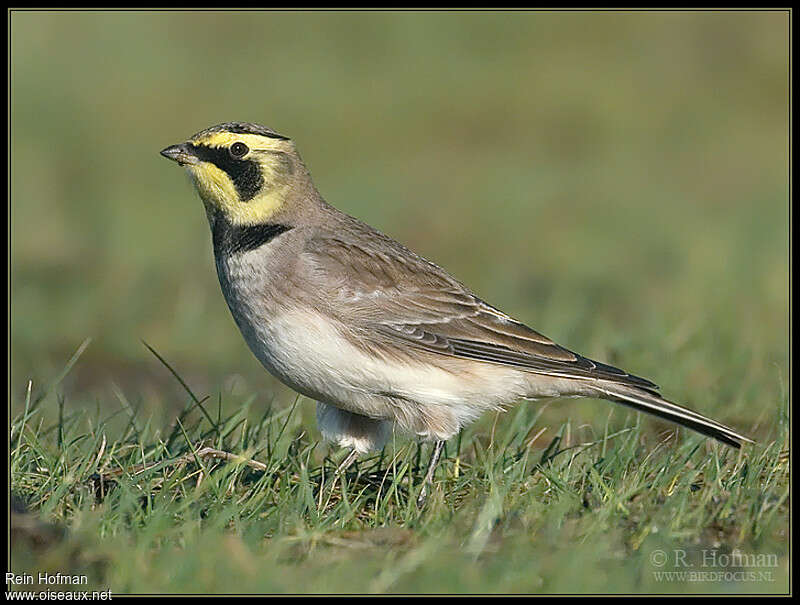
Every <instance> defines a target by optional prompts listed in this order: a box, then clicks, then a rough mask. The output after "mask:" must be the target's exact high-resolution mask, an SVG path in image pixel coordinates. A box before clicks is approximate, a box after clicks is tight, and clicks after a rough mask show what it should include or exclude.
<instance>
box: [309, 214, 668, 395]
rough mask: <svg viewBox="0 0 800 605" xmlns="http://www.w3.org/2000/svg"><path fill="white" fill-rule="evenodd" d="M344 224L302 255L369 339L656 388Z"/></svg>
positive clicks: (390, 243)
mask: <svg viewBox="0 0 800 605" xmlns="http://www.w3.org/2000/svg"><path fill="white" fill-rule="evenodd" d="M347 227H348V229H346V230H343V231H340V232H336V233H329V232H322V233H318V234H317V235H316V236H315V237H314V238H312V239H310V240H309V241H308V242H307V244H306V247H305V252H304V255H305V257H306V260H307V261H308V262H309V265H310V266H311V267H312V270H311V279H312V280H313V282H314V286H315V287H317V288H319V290H318V293H319V294H321V295H323V297H324V299H325V300H327V301H329V304H330V306H329V312H332V313H335V314H337V315H339V316H340V317H341V319H342V320H344V321H345V322H346V323H347V324H348V325H355V326H359V327H360V328H361V330H360V335H361V336H362V337H363V338H368V339H370V340H372V341H374V343H371V344H380V343H384V344H393V345H395V346H399V345H405V346H408V347H412V348H414V349H417V350H423V351H428V352H432V353H438V354H441V355H449V356H453V357H459V358H464V359H473V360H477V361H483V362H488V363H498V364H503V365H509V366H515V367H518V368H520V369H524V370H527V371H531V372H535V373H540V374H547V375H551V376H563V377H573V378H602V379H606V380H613V381H615V382H619V383H622V384H629V385H631V386H636V387H638V388H644V389H646V390H649V391H653V392H655V391H656V389H657V388H658V387H657V386H656V385H655V384H653V383H652V382H650V381H649V380H646V379H644V378H640V377H638V376H633V375H631V374H628V373H627V372H624V371H623V370H620V369H619V368H615V367H613V366H610V365H606V364H604V363H600V362H597V361H593V360H591V359H587V358H586V357H582V356H581V355H578V354H577V353H574V352H572V351H570V350H568V349H565V348H564V347H561V346H559V345H558V344H556V343H555V342H553V341H552V340H550V339H549V338H547V337H546V336H544V335H542V334H540V333H539V332H536V331H535V330H532V329H531V328H529V327H528V326H526V325H524V324H522V323H520V322H518V321H516V320H514V319H513V318H511V317H509V316H508V315H506V314H505V313H503V312H502V311H499V310H498V309H496V308H494V307H492V306H491V305H489V304H487V303H486V302H484V301H482V300H481V299H479V298H478V297H477V296H475V295H474V294H472V292H470V291H469V290H468V289H467V288H466V287H465V286H464V285H463V284H461V283H460V282H458V281H457V280H455V279H454V278H453V277H451V276H450V275H449V274H448V273H447V272H446V271H444V269H442V268H440V267H438V266H436V265H434V264H433V263H430V262H429V261H427V260H425V259H424V258H422V257H420V256H418V255H416V254H414V253H413V252H411V251H410V250H408V249H407V248H405V247H403V246H402V245H400V244H398V243H397V242H395V241H394V240H392V239H390V238H388V237H387V236H385V235H383V234H381V233H380V232H377V231H373V230H372V229H371V228H370V227H368V226H367V225H364V224H362V223H358V222H356V223H354V224H352V225H350V224H349V225H347Z"/></svg>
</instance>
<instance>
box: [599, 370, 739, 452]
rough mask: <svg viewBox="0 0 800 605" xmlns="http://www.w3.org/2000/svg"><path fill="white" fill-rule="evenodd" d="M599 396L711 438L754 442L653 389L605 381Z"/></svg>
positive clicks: (733, 443) (732, 443)
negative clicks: (652, 390) (661, 395)
mask: <svg viewBox="0 0 800 605" xmlns="http://www.w3.org/2000/svg"><path fill="white" fill-rule="evenodd" d="M595 388H596V389H597V391H598V395H600V396H601V397H603V398H604V399H610V400H611V401H616V402H617V403H621V404H622V405H626V406H628V407H631V408H633V409H635V410H638V411H640V412H646V413H648V414H652V415H653V416H658V417H659V418H663V419H664V420H669V421H670V422H674V423H675V424H679V425H681V426H685V427H687V428H690V429H692V430H693V431H697V432H698V433H700V434H701V435H705V436H706V437H711V438H712V439H716V440H717V441H720V442H722V443H724V444H725V445H730V446H731V447H735V448H736V449H739V448H740V447H742V443H743V442H746V443H754V441H753V440H752V439H750V438H749V437H745V436H744V435H742V434H741V433H738V432H737V431H735V430H733V429H732V428H730V427H727V426H725V425H724V424H720V423H719V422H716V421H715V420H711V419H710V418H706V417H705V416H701V415H700V414H698V413H697V412H693V411H692V410H690V409H688V408H685V407H683V406H680V405H678V404H676V403H672V402H671V401H667V400H666V399H664V398H663V397H660V396H659V395H657V394H655V393H652V392H650V391H647V390H644V389H641V388H636V387H632V386H628V385H624V384H617V383H612V382H606V381H603V382H602V383H600V384H598V385H596V387H595Z"/></svg>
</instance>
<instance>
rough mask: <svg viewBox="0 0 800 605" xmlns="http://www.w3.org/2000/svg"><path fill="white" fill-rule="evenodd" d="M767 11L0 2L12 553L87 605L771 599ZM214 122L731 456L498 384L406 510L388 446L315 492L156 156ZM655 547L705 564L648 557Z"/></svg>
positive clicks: (411, 478)
mask: <svg viewBox="0 0 800 605" xmlns="http://www.w3.org/2000/svg"><path fill="white" fill-rule="evenodd" d="M787 17H788V15H787V14H786V13H785V12H780V11H747V12H714V11H706V12H701V11H685V12H677V11H676V12H666V11H665V12H643V11H639V12H582V13H578V12H573V13H565V12H515V13H502V12H498V13H491V12H483V13H477V12H476V13H472V12H461V13H448V12H436V13H433V12H431V13H426V12H381V13H368V12H348V13H332V12H307V13H292V12H251V13H246V14H245V13H235V12H171V11H160V12H156V11H149V12H148V11H137V12H125V11H117V12H110V11H108V12H102V11H94V12H88V11H87V12H81V11H72V12H58V11H38V12H37V11H24V12H23V11H12V13H11V16H10V70H11V86H10V114H11V115H10V126H11V129H10V144H11V154H10V157H11V164H10V186H11V195H10V209H9V212H10V247H11V276H10V372H9V401H10V415H9V422H10V424H9V427H10V431H11V432H10V442H9V445H10V448H9V464H10V470H11V474H10V489H11V490H12V491H13V493H14V495H15V498H17V500H15V502H16V503H17V509H19V510H20V511H21V510H23V509H24V510H25V511H26V512H17V513H14V514H13V516H12V544H11V550H10V551H11V569H12V570H14V571H24V570H30V571H35V570H42V569H47V570H52V571H53V572H55V571H61V572H62V573H65V572H67V571H68V570H76V573H86V574H87V575H88V576H89V578H90V582H91V583H92V584H93V585H95V586H97V587H98V588H104V587H107V588H110V589H111V590H112V591H114V592H115V593H122V592H139V593H153V592H164V593H179V592H217V591H221V592H480V593H483V592H537V593H542V592H571V593H580V592H604V593H617V592H635V593H642V592H656V593H666V592H684V593H685V592H711V593H738V592H758V591H762V592H787V591H788V590H789V580H788V553H789V550H790V545H789V502H788V494H789V474H788V473H789V471H788V460H787V459H786V456H785V455H783V454H782V452H784V451H785V450H786V449H787V447H788V442H789V436H788V433H789V423H788V420H787V419H788V416H789V412H788V410H789V405H790V399H791V382H790V376H791V374H790V365H789V346H790V338H789V334H790V329H789V328H790V326H789V287H788V286H789V260H788V259H789V227H788V225H789V220H788V219H789V208H790V205H789V176H788V165H789V163H788V158H789V156H788V149H789V147H788V132H789V102H788V100H789V62H788V56H789V55H788V49H789V37H788V31H789V30H788V18H787ZM143 32H147V35H143ZM210 41H213V43H212V42H210ZM54 49H55V50H54ZM56 51H57V52H56ZM240 119H243V120H252V121H256V122H261V123H264V124H266V125H268V126H270V127H273V128H275V129H276V130H278V131H279V132H283V133H286V134H288V135H290V136H292V137H293V138H294V140H295V141H296V142H297V145H298V148H299V150H300V152H301V154H302V155H303V157H304V158H305V160H306V162H307V163H308V165H309V168H310V170H311V172H312V174H313V176H314V179H315V183H316V184H317V186H318V187H319V189H320V191H321V192H322V193H323V195H324V196H325V197H326V199H328V200H329V201H330V202H331V203H333V204H335V205H336V206H337V207H339V208H341V209H342V210H344V211H346V212H348V213H351V214H353V215H355V216H357V217H358V218H360V219H362V220H365V221H366V222H368V223H370V224H373V225H375V226H376V227H378V228H379V229H381V230H382V231H384V232H386V233H388V234H390V235H391V236H393V237H395V238H396V239H398V240H399V241H401V242H403V243H404V244H406V245H408V246H409V247H410V248H412V249H414V250H415V251H417V252H419V253H421V254H423V255H424V256H426V257H427V258H430V259H431V260H433V261H434V262H437V263H438V264H440V265H441V266H443V267H446V268H447V269H448V270H449V271H450V272H452V273H453V275H455V276H456V277H457V278H459V279H460V280H461V281H463V282H464V283H466V284H468V285H469V286H470V287H471V288H473V289H474V291H475V292H476V294H477V295H478V296H480V297H481V298H484V299H485V300H487V301H489V302H490V303H492V304H494V305H496V306H498V307H499V308H501V309H502V310H503V311H505V312H508V313H509V314H511V315H513V316H515V317H517V318H518V319H520V320H522V321H524V322H526V323H529V324H530V325H531V326H532V327H534V328H536V329H539V330H542V331H543V332H544V333H545V334H547V335H548V336H550V337H552V338H554V339H555V340H556V341H557V342H559V343H561V344H563V345H565V346H567V347H569V348H571V349H573V350H575V351H578V352H580V353H582V354H584V355H587V356H589V357H592V358H595V359H599V360H601V361H606V362H608V363H612V364H615V365H618V366H619V367H622V368H624V369H626V370H629V371H631V372H633V373H635V374H638V375H642V376H645V377H647V378H650V379H653V380H654V381H655V382H657V383H658V384H660V385H661V387H662V390H663V392H664V393H665V395H666V396H667V397H669V398H670V399H672V400H675V401H677V402H679V403H685V404H687V405H689V406H690V407H692V408H694V409H697V410H698V411H701V412H702V413H704V414H707V415H709V416H711V417H713V418H715V419H717V420H720V421H722V422H725V423H726V424H729V425H731V426H733V427H735V428H737V429H739V430H741V431H743V432H745V433H747V434H749V435H751V436H752V437H754V438H756V439H757V440H758V444H757V445H756V446H753V447H748V448H745V449H743V450H742V451H741V452H740V453H737V452H735V451H732V450H729V449H725V448H723V447H721V446H717V445H715V444H712V443H710V442H708V441H705V440H702V439H701V438H699V437H697V436H694V435H691V434H689V433H687V432H681V433H680V435H679V437H678V438H675V437H673V435H674V433H673V432H672V429H671V428H670V427H669V426H668V425H665V424H663V423H660V422H658V421H654V420H652V419H650V418H647V417H639V416H637V415H634V414H632V413H629V412H628V411H627V410H626V409H624V408H621V407H618V406H617V407H615V406H609V405H608V404H606V403H604V402H600V401H593V400H570V401H564V402H554V403H550V404H523V405H520V406H518V407H515V408H513V409H512V410H511V411H510V412H508V413H506V414H499V415H495V414H488V415H486V416H484V417H483V418H481V419H480V420H479V421H478V422H476V423H475V424H474V425H472V426H470V427H469V428H468V429H467V430H466V431H465V432H464V433H463V434H462V435H461V436H459V438H458V439H454V440H452V441H451V442H450V443H448V445H447V451H446V457H445V459H444V460H443V462H442V464H441V467H440V469H439V470H438V472H437V475H436V481H435V487H434V489H433V492H432V494H431V496H430V499H429V502H428V505H427V507H426V508H425V509H424V510H422V511H420V510H417V508H416V507H415V506H414V504H413V501H414V496H415V494H416V492H417V490H418V488H419V482H420V480H421V477H422V474H423V473H424V468H425V466H426V463H427V460H428V457H429V455H430V446H428V445H423V446H422V447H420V446H419V445H418V444H417V443H416V442H414V441H413V440H412V441H409V440H406V439H405V438H402V437H400V436H397V438H396V439H395V440H394V441H393V442H392V444H391V446H390V447H388V448H387V449H386V451H384V452H382V453H381V454H379V455H375V456H372V457H368V458H365V459H363V460H361V461H359V463H358V465H357V466H356V467H354V468H353V469H351V472H348V473H347V475H346V476H345V477H344V478H343V480H341V481H336V483H335V485H334V484H333V479H332V476H331V473H332V470H333V469H334V468H335V466H336V464H337V463H338V462H339V460H340V459H341V457H342V456H343V454H344V453H343V452H340V451H336V450H330V449H328V447H327V446H325V445H324V444H321V443H319V442H318V439H319V433H318V431H317V429H316V423H315V419H314V407H313V404H312V403H311V402H309V401H307V400H305V399H303V398H300V399H298V398H297V396H296V394H295V393H293V392H292V391H291V390H290V389H288V388H287V387H285V386H283V385H281V384H280V383H279V382H278V381H277V380H274V379H273V378H272V377H270V376H269V375H268V374H267V373H266V372H264V370H263V368H262V367H261V366H260V365H259V364H258V362H257V361H256V360H255V359H254V358H253V356H252V354H251V353H250V352H249V351H248V350H247V347H246V346H245V345H244V343H243V342H242V339H241V336H240V334H239V333H238V331H237V329H236V326H235V324H234V323H233V321H232V319H231V317H230V313H229V311H228V309H227V308H226V306H225V303H224V300H223V299H222V296H221V294H220V292H219V286H218V284H217V280H216V276H215V275H214V269H213V262H212V258H211V250H210V248H211V246H210V238H209V236H208V226H207V224H206V222H205V218H204V216H203V211H202V209H201V205H200V202H199V201H198V200H197V199H196V196H195V194H194V192H193V191H192V190H191V187H190V185H189V184H188V183H187V182H186V179H185V178H183V177H182V176H181V175H180V173H179V170H178V169H177V168H175V167H174V166H173V165H171V164H169V163H168V162H167V161H166V160H164V159H163V158H161V157H160V156H159V155H158V151H159V150H160V149H162V148H163V147H165V146H166V145H169V144H172V143H176V142H178V141H180V140H183V139H185V138H186V137H187V136H188V135H190V134H191V133H193V132H196V131H198V130H200V129H202V128H205V127H207V126H209V125H211V124H214V123H219V122H223V121H228V120H240ZM87 338H91V343H90V344H89V343H88V342H87V340H86V339H87ZM142 341H144V342H146V343H147V345H148V346H145V345H143V344H142ZM81 343H85V344H81ZM76 352H77V353H76ZM154 353H155V354H154ZM176 378H179V380H178V379H176ZM177 419H180V423H178V422H177ZM208 447H211V448H215V449H217V450H220V451H224V452H228V453H230V454H232V455H234V456H235V457H232V458H230V459H228V460H221V459H218V458H212V457H207V458H202V459H201V458H200V457H199V456H198V452H201V451H202V450H203V448H208ZM238 456H241V457H243V458H244V459H247V460H255V461H257V462H259V463H261V464H264V465H266V470H259V469H258V468H251V467H250V466H248V465H247V464H244V463H242V462H240V461H239V458H238ZM196 458H197V459H196ZM141 465H146V466H147V469H148V470H146V471H144V472H141V473H136V472H135V471H136V470H138V469H139V468H140V466H141ZM151 465H157V466H155V467H152V466H151ZM98 477H100V478H102V479H103V484H102V489H101V490H100V492H98V487H97V478H98ZM735 552H740V553H746V554H750V555H765V556H766V555H769V556H772V555H774V556H775V557H776V558H777V566H770V567H764V566H763V565H762V566H761V567H758V566H753V565H750V566H749V567H748V566H745V567H746V568H747V569H742V567H741V566H731V565H725V564H720V562H719V561H720V557H719V556H717V555H726V554H731V553H735ZM661 553H664V554H666V556H668V561H667V562H666V563H664V564H663V565H662V566H661V567H659V566H658V565H657V564H656V563H659V561H660V560H659V558H658V557H660V556H662V555H661ZM679 556H684V557H685V561H687V562H689V563H691V564H692V565H693V567H691V568H689V569H690V570H691V571H693V572H709V571H720V572H722V571H724V572H726V573H727V575H726V574H722V575H717V576H712V575H708V574H707V575H706V576H697V575H695V576H685V575H684V576H680V575H672V576H670V577H665V576H660V577H658V576H656V575H655V572H661V571H667V572H673V571H675V572H677V571H685V570H686V569H687V568H684V567H683V566H681V565H679V564H678V563H677V561H678V559H676V557H679ZM709 557H711V559H709ZM680 560H684V559H680ZM710 561H713V562H714V563H713V564H711V563H710ZM737 561H738V560H737ZM739 562H741V561H739ZM751 562H752V561H751ZM704 563H708V565H705V566H704ZM755 563H758V561H755ZM745 571H748V572H749V571H754V572H756V575H755V576H749V575H742V574H741V573H739V572H745ZM728 572H730V573H728ZM759 572H769V575H767V576H764V575H762V576H759V575H758V573H759ZM737 573H738V574H739V575H736V574H737Z"/></svg>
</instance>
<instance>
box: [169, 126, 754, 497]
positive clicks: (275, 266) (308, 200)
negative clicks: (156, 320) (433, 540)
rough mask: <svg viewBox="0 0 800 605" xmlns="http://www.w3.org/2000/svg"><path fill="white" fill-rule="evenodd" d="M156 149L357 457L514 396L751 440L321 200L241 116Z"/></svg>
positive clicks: (438, 434) (249, 336)
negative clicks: (496, 303) (396, 435)
mask: <svg viewBox="0 0 800 605" xmlns="http://www.w3.org/2000/svg"><path fill="white" fill-rule="evenodd" d="M161 154H162V155H163V156H165V157H167V158H169V159H171V160H174V161H176V162H178V164H180V165H181V166H184V167H185V168H186V169H187V170H188V172H189V174H190V175H191V177H192V179H193V181H194V184H195V187H196V188H197V191H198V192H199V194H200V197H201V199H202V200H203V204H204V205H205V210H206V215H207V217H208V222H209V224H210V226H211V235H212V239H213V245H214V258H215V261H216V267H217V274H218V276H219V281H220V285H221V286H222V292H223V294H224V296H225V300H226V301H227V303H228V306H229V307H230V310H231V313H232V314H233V317H234V319H235V320H236V323H237V324H238V326H239V329H240V330H241V332H242V335H243V336H244V339H245V341H247V344H248V345H249V346H250V348H251V349H252V351H253V353H255V355H256V357H258V359H259V360H260V361H261V363H262V364H263V365H264V367H266V369H267V370H269V371H270V372H271V373H272V374H273V375H275V376H276V377H277V378H279V379H280V380H282V381H283V382H284V383H286V384H287V385H289V386H290V387H292V388H293V389H295V390H296V391H298V392H300V393H302V394H303V395H306V396H308V397H311V398H312V399H314V400H316V401H317V421H318V424H319V428H320V431H321V433H322V435H323V437H324V438H325V439H327V440H329V441H332V442H334V443H336V444H338V445H340V446H342V447H347V448H351V449H352V453H351V455H350V456H348V460H352V459H354V458H355V456H357V455H358V454H359V453H363V452H367V451H370V450H374V449H379V448H381V447H382V446H383V445H384V443H385V442H386V440H387V437H388V436H389V434H390V432H391V430H392V427H397V428H398V429H401V430H402V431H404V432H406V433H410V434H412V435H417V436H419V437H421V438H424V439H428V440H434V441H436V447H435V448H434V452H433V456H432V459H431V464H430V466H429V468H428V473H427V476H426V482H425V485H427V483H428V482H429V481H430V479H431V477H432V474H433V470H434V469H435V466H436V463H437V461H438V458H439V455H440V453H441V447H442V444H443V443H444V441H445V440H446V439H449V438H450V437H452V436H453V435H455V434H456V433H458V431H459V430H460V429H461V428H462V427H463V426H464V425H466V424H467V423H469V422H470V421H472V420H474V419H475V418H477V417H478V416H479V415H480V414H481V413H483V412H485V411H487V410H500V409H503V408H504V406H507V405H509V404H511V403H514V402H516V401H519V400H522V399H527V400H536V399H542V398H551V397H596V398H601V399H607V400H610V401H615V402H617V403H621V404H623V405H627V406H630V407H632V408H634V409H636V410H640V411H643V412H647V413H650V414H653V415H655V416H659V417H661V418H664V419H667V420H670V421H672V422H675V423H677V424H679V425H682V426H685V427H688V428H690V429H693V430H695V431H697V432H699V433H701V434H703V435H706V436H709V437H713V438H714V439H717V440H718V441H721V442H722V443H725V444H727V445H730V446H733V447H737V448H738V447H740V445H741V443H742V442H744V441H750V440H749V439H748V438H747V437H745V436H744V435H742V434H740V433H738V432H737V431H735V430H733V429H731V428H728V427H727V426H725V425H722V424H720V423H718V422H715V421H714V420H711V419H709V418H706V417H704V416H701V415H700V414H698V413H696V412H693V411H691V410H689V409H687V408H685V407H681V406H679V405H676V404H674V403H672V402H670V401H667V400H666V399H664V398H662V397H661V396H660V395H659V393H658V387H657V386H656V385H655V384H653V383H652V382H650V381H649V380H647V379H645V378H640V377H639V376H634V375H633V374H629V373H627V372H625V371H623V370H620V369H618V368H615V367H613V366H610V365H607V364H605V363H601V362H599V361H593V360H591V359H587V358H586V357H583V356H581V355H579V354H577V353H574V352H572V351H570V350H569V349H566V348H564V347H562V346H560V345H558V344H556V343H555V342H553V341H552V340H550V339H549V338H547V337H546V336H544V335H542V334H540V333H539V332H536V331H535V330H532V329H531V328H529V327H528V326H526V325H525V324H523V323H521V322H519V321H517V320H515V319H513V318H512V317H509V316H508V315H506V314H505V313H503V312H502V311H500V310H498V309H496V308H495V307H493V306H491V305H490V304H488V303H486V302H484V301H483V300H481V299H480V298H478V297H477V296H475V295H474V294H473V293H472V292H471V291H470V290H469V288H467V287H466V286H465V285H463V284H462V283H460V282H459V281H457V280H456V279H455V278H453V277H452V276H450V275H449V274H448V273H447V272H446V271H445V270H444V269H442V268H441V267H438V266H437V265H435V264H433V263H431V262H430V261H428V260H426V259H424V258H422V257H421V256H418V255H417V254H415V253H414V252H412V251H411V250H409V249H408V248H406V247H404V246H403V245H402V244H399V243H398V242H396V241H394V240H393V239H391V238H389V237H387V236H386V235H384V234H383V233H381V232H380V231H377V230H376V229H373V228H372V227H370V226H369V225H366V224H364V223H362V222H361V221H359V220H357V219H355V218H353V217H351V216H348V215H347V214H344V213H342V212H340V211H339V210H337V209H336V208H334V207H332V206H331V205H329V204H328V203H327V202H326V201H325V200H324V199H323V198H322V196H321V195H320V193H319V192H318V191H317V189H316V188H315V187H314V183H313V182H312V180H311V176H310V174H309V172H308V170H307V169H306V166H305V164H304V163H303V161H302V160H301V159H300V155H299V154H298V153H297V151H296V150H295V146H294V143H293V142H292V141H291V140H290V139H289V138H288V137H285V136H283V135H280V134H278V133H277V132H275V131H273V130H271V129H269V128H265V127H264V126H260V125H258V124H250V123H244V122H228V123H225V124H220V125H218V126H213V127H211V128H208V129H206V130H203V131H201V132H198V133H197V134H195V135H194V136H192V137H191V138H190V139H189V140H188V141H186V142H185V143H180V144H178V145H172V146H170V147H167V148H166V149H164V150H163V151H162V152H161Z"/></svg>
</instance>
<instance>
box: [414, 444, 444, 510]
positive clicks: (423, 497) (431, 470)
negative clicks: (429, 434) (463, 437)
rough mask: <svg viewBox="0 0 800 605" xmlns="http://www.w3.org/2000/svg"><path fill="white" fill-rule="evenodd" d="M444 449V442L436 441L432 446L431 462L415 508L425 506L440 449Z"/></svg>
mask: <svg viewBox="0 0 800 605" xmlns="http://www.w3.org/2000/svg"><path fill="white" fill-rule="evenodd" d="M443 448H444V441H437V442H436V445H434V446H433V453H432V454H431V461H430V463H429V464H428V472H427V473H425V480H424V481H423V482H422V489H420V491H419V496H417V506H418V507H419V508H422V507H423V506H424V505H425V500H427V498H428V486H429V485H430V484H431V483H432V482H433V473H434V472H435V471H436V466H437V465H438V464H439V458H440V457H441V456H442V449H443Z"/></svg>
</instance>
